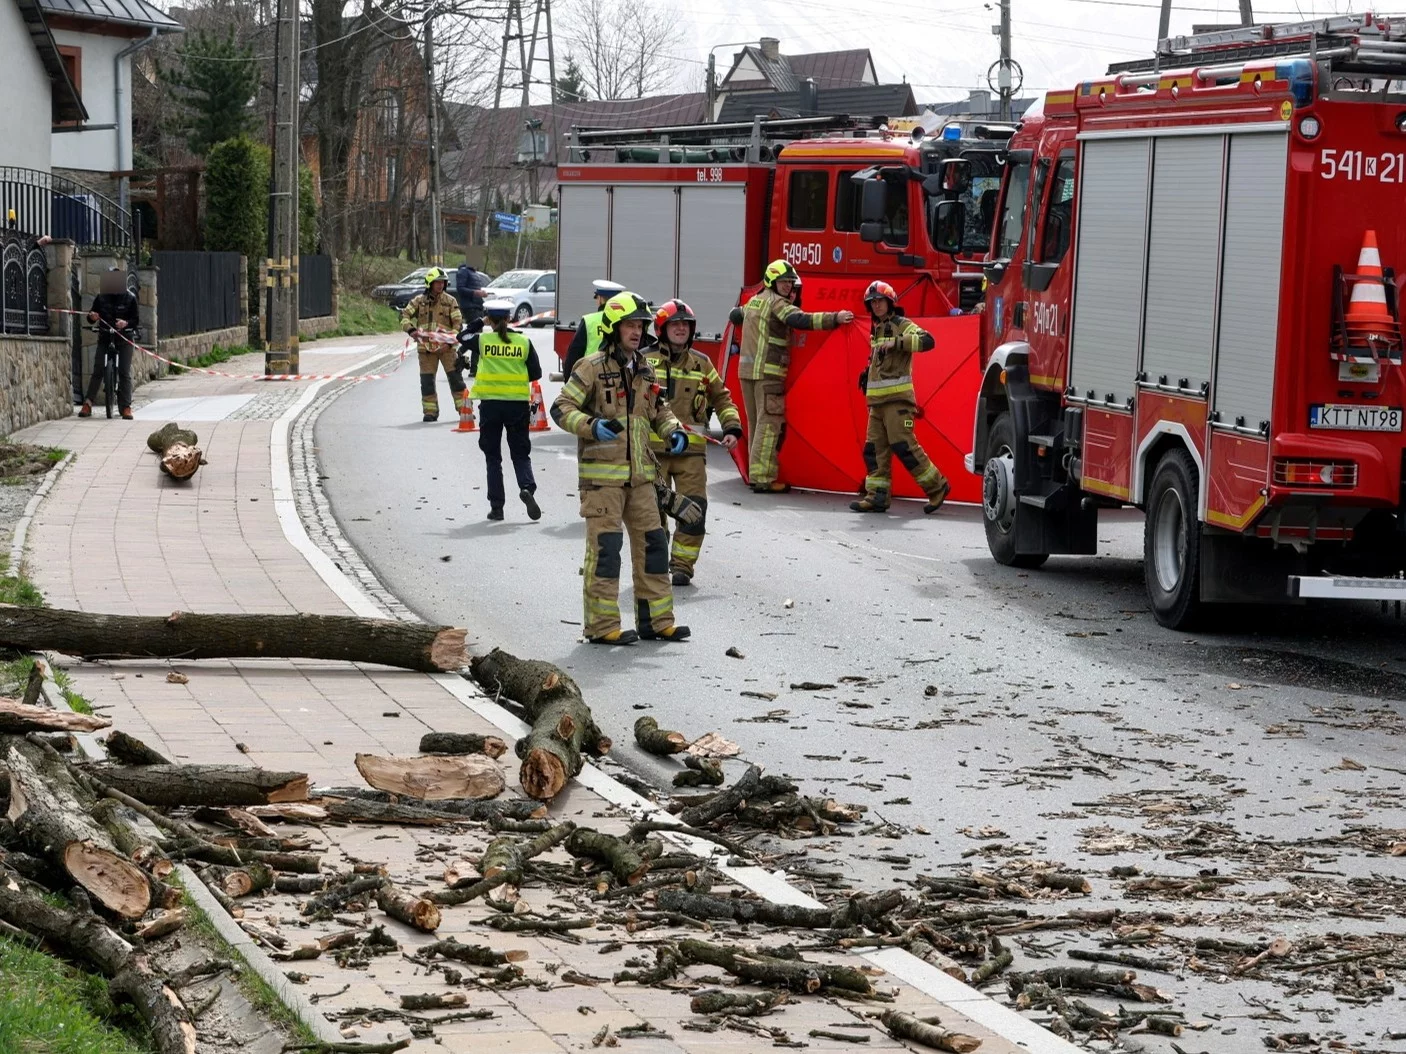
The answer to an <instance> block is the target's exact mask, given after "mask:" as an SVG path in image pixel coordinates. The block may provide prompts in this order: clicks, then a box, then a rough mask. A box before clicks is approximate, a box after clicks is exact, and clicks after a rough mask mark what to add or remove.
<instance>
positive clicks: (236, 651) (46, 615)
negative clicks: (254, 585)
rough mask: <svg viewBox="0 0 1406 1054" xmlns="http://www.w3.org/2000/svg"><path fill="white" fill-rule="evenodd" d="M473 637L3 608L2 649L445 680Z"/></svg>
mask: <svg viewBox="0 0 1406 1054" xmlns="http://www.w3.org/2000/svg"><path fill="white" fill-rule="evenodd" d="M467 632H468V631H467V630H463V629H454V628H452V627H449V626H424V625H420V624H418V623H413V622H397V621H395V620H393V619H369V618H356V617H354V616H350V615H197V614H192V613H191V612H186V611H177V612H175V613H174V614H172V615H167V616H160V615H99V614H94V613H91V612H86V611H66V610H64V609H62V608H45V607H19V606H15V605H12V604H0V647H7V648H13V649H15V650H16V651H56V652H61V653H63V654H65V655H79V656H82V657H83V658H86V659H146V658H166V659H169V658H179V659H186V660H195V659H238V658H268V659H333V660H339V661H342V662H365V663H375V664H377V665H380V666H396V667H401V668H403V669H407V670H420V671H422V672H425V673H442V672H446V671H453V670H457V669H459V668H460V667H462V666H463V665H465V664H466V663H467V662H468V652H467V650H466V649H465V646H464V638H465V636H466V635H467Z"/></svg>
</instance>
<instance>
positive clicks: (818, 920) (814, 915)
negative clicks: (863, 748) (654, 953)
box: [566, 842, 903, 929]
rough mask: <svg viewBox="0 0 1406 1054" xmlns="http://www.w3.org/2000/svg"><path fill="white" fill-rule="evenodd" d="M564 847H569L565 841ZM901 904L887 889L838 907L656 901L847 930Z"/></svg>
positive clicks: (684, 898) (682, 894)
mask: <svg viewBox="0 0 1406 1054" xmlns="http://www.w3.org/2000/svg"><path fill="white" fill-rule="evenodd" d="M566 848H567V849H568V850H570V849H571V843H570V842H567V846H566ZM902 903H903V892H902V891H901V890H897V889H891V890H887V891H886V892H883V893H878V894H876V895H874V896H872V897H865V896H855V897H851V898H850V899H849V900H848V901H846V902H845V903H844V904H843V905H841V906H840V907H838V908H811V907H806V906H804V905H800V904H777V903H775V902H773V901H770V900H748V899H746V898H745V897H715V896H708V895H706V894H703V893H690V892H687V891H686V890H682V889H661V890H660V891H659V895H658V898H657V900H656V904H657V906H658V908H659V910H660V911H672V912H675V913H677V914H679V915H687V916H688V917H689V918H691V919H701V920H703V921H708V920H715V919H732V920H733V921H735V922H755V923H759V924H761V925H764V926H796V927H809V928H816V929H829V928H834V929H848V928H850V927H851V926H862V925H865V924H866V923H869V922H873V921H874V920H877V919H881V918H883V917H884V916H885V915H886V914H888V913H889V912H891V911H893V910H894V909H895V908H897V907H899V906H900V905H901V904H902Z"/></svg>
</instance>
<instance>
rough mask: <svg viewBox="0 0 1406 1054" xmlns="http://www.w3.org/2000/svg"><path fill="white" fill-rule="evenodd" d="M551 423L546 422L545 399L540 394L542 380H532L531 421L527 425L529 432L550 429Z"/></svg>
mask: <svg viewBox="0 0 1406 1054" xmlns="http://www.w3.org/2000/svg"><path fill="white" fill-rule="evenodd" d="M551 427H552V426H551V425H550V424H548V423H547V400H546V399H545V398H544V397H543V395H542V382H541V381H533V382H532V423H531V424H530V425H528V426H527V430H528V431H529V432H546V431H550V430H551Z"/></svg>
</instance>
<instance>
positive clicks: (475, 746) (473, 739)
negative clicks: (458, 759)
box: [420, 732, 508, 758]
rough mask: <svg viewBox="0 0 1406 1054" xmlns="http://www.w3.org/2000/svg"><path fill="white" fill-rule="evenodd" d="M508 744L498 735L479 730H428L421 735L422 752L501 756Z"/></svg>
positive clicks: (506, 750)
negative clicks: (479, 731)
mask: <svg viewBox="0 0 1406 1054" xmlns="http://www.w3.org/2000/svg"><path fill="white" fill-rule="evenodd" d="M507 752H508V744H507V743H505V742H504V741H503V740H501V739H499V738H498V737H497V736H485V735H482V734H481V733H478V732H426V733H425V734H424V735H423V736H421V737H420V753H421V754H487V755H488V756H489V757H490V758H501V757H502V756H503V755H504V754H506V753H507Z"/></svg>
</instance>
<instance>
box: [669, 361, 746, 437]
mask: <svg viewBox="0 0 1406 1054" xmlns="http://www.w3.org/2000/svg"><path fill="white" fill-rule="evenodd" d="M648 357H649V364H650V365H651V366H652V367H654V379H655V380H656V381H657V382H658V383H659V385H660V386H661V387H662V388H663V389H664V397H665V398H666V399H668V400H669V408H670V409H671V410H673V411H674V416H675V417H677V418H678V419H679V420H680V421H681V422H682V423H683V426H684V427H685V428H686V429H688V450H687V451H686V453H689V454H702V453H705V452H706V451H707V449H708V440H707V438H706V437H705V436H704V435H703V430H704V429H706V428H707V427H708V415H709V414H710V413H716V414H717V415H718V424H719V425H721V426H722V429H723V431H728V430H736V431H737V432H738V433H739V434H740V433H741V430H742V415H741V414H739V413H738V412H737V407H736V406H735V405H734V404H733V401H732V396H731V394H729V392H728V390H727V385H725V384H723V379H722V378H721V377H719V376H718V371H717V370H716V369H714V368H713V363H712V360H711V359H709V358H708V356H706V355H704V354H703V353H702V352H701V351H695V350H694V349H692V348H685V349H683V350H678V349H675V348H672V347H670V346H669V345H666V344H662V343H661V344H657V345H655V346H654V347H652V348H650V349H649V356H648ZM650 445H651V446H653V447H654V451H655V453H663V452H664V441H663V440H662V439H659V438H658V437H657V436H656V437H655V438H654V439H652V440H651V441H650Z"/></svg>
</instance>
